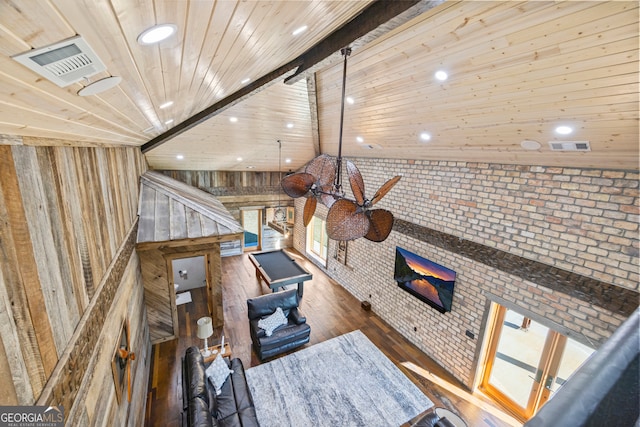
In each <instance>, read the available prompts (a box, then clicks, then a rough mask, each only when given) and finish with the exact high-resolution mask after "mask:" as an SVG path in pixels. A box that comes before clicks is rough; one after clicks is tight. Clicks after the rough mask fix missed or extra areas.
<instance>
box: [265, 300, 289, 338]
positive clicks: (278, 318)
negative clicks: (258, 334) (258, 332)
mask: <svg viewBox="0 0 640 427" xmlns="http://www.w3.org/2000/svg"><path fill="white" fill-rule="evenodd" d="M286 324H287V318H286V317H285V315H284V313H283V312H282V308H280V307H278V308H276V311H274V312H273V314H271V315H269V316H267V317H263V318H262V319H260V320H259V321H258V327H259V328H260V329H264V333H265V335H266V336H268V337H270V336H271V335H272V334H273V331H274V330H275V329H276V328H277V327H279V326H282V325H286Z"/></svg>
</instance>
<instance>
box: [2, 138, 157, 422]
mask: <svg viewBox="0 0 640 427" xmlns="http://www.w3.org/2000/svg"><path fill="white" fill-rule="evenodd" d="M145 169H146V164H145V161H144V158H143V157H142V155H141V154H140V151H139V150H138V149H136V148H69V147H28V146H0V218H1V220H0V337H1V339H2V345H1V346H0V374H2V375H0V388H2V390H3V393H2V394H1V395H0V404H2V405H12V404H18V405H31V404H34V403H36V402H39V401H42V402H44V401H46V402H47V403H50V404H52V405H59V404H62V403H63V402H58V401H56V399H57V398H58V397H57V396H56V394H55V393H54V392H53V390H55V389H56V387H59V386H60V383H61V382H63V383H65V387H64V390H65V395H67V394H71V395H72V396H76V393H78V392H79V391H80V390H84V391H83V392H82V394H79V395H80V396H82V399H81V400H79V399H75V398H72V399H71V400H69V396H68V395H67V396H65V399H67V400H66V401H65V408H64V409H65V417H67V420H68V422H69V416H70V414H75V415H73V416H74V417H76V420H81V419H84V420H89V421H90V424H93V423H94V421H95V422H102V421H103V420H102V419H96V418H94V417H95V415H96V411H97V410H98V408H100V409H99V412H101V413H102V414H103V415H104V414H107V413H108V414H118V416H120V417H121V419H123V418H127V417H128V415H127V412H130V410H132V408H133V407H135V406H136V405H137V406H140V405H141V404H142V405H144V402H143V403H140V400H142V401H143V400H144V394H145V390H144V387H136V388H134V392H135V393H136V395H138V396H137V399H135V398H134V399H133V402H132V404H131V406H130V407H127V405H125V404H121V405H120V406H118V405H117V404H116V399H115V388H114V386H113V378H112V376H111V364H110V358H111V356H112V352H113V350H114V348H115V341H116V339H117V335H118V334H119V327H120V325H121V322H122V319H123V318H125V317H127V318H129V320H130V322H131V331H132V338H133V342H132V345H133V347H134V350H135V351H137V353H138V356H139V358H138V361H137V362H135V363H136V364H137V366H139V367H140V368H139V369H138V368H134V372H135V375H136V376H137V377H139V376H145V375H147V374H148V372H146V373H145V371H148V369H146V367H145V366H146V364H145V361H144V360H145V358H146V353H147V351H148V348H149V339H148V328H147V327H146V313H145V312H144V304H142V284H141V280H140V277H139V276H140V275H139V267H138V258H137V256H136V254H135V253H134V252H133V242H134V241H135V230H136V224H137V202H138V179H139V176H140V174H141V173H142V172H144V170H145ZM132 237H133V240H132ZM125 267H126V268H125ZM109 283H110V286H109V287H107V284H109ZM106 291H108V292H109V294H104V292H106ZM101 295H102V297H101ZM105 295H106V296H105ZM100 297H101V298H100ZM98 319H102V320H101V321H99V322H96V320H98ZM92 322H93V323H92ZM92 324H97V327H89V326H87V325H92ZM81 340H85V342H84V344H85V345H84V347H83V346H82V344H83V343H82V342H80V341H81ZM87 343H88V344H91V345H86V344H87ZM85 347H86V348H85ZM79 348H84V351H82V352H76V353H74V352H73V351H74V350H77V349H79ZM62 365H65V366H70V367H71V368H72V369H71V371H72V373H69V372H63V370H61V366H62ZM134 372H132V373H134ZM96 381H100V382H101V385H100V387H99V388H96V387H98V386H97V384H96ZM143 383H144V384H146V382H144V380H143ZM89 389H90V390H89ZM98 390H99V391H98ZM80 401H81V402H82V405H79V402H80ZM125 402H126V399H125ZM123 403H124V402H123ZM69 405H71V407H69ZM105 405H107V406H105ZM138 409H140V408H138ZM122 414H124V415H122ZM129 422H131V420H129Z"/></svg>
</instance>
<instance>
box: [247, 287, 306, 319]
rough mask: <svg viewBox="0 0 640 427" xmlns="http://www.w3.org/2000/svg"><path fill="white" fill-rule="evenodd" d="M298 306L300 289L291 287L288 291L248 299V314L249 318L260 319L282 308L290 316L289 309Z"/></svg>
mask: <svg viewBox="0 0 640 427" xmlns="http://www.w3.org/2000/svg"><path fill="white" fill-rule="evenodd" d="M297 306H298V291H297V290H296V289H291V290H288V291H282V292H274V293H272V294H267V295H261V296H259V297H255V298H250V299H248V300H247V315H248V316H249V319H251V320H252V319H259V318H262V317H265V316H269V315H270V314H271V313H273V312H274V311H276V308H278V307H280V308H282V312H283V313H284V315H285V316H287V317H288V316H289V310H291V309H292V308H294V307H297Z"/></svg>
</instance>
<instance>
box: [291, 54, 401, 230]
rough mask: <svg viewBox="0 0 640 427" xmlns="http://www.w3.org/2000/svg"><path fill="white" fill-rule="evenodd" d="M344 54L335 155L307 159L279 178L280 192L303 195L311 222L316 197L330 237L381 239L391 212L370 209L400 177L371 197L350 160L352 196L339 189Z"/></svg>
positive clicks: (390, 225) (390, 222) (305, 219)
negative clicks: (300, 168)
mask: <svg viewBox="0 0 640 427" xmlns="http://www.w3.org/2000/svg"><path fill="white" fill-rule="evenodd" d="M341 53H342V55H343V56H344V65H343V72H342V102H341V110H340V137H339V141H338V156H337V157H335V159H334V158H333V157H332V156H329V155H327V154H321V155H319V156H317V157H316V158H314V159H313V160H311V161H310V162H309V163H307V165H306V166H305V168H304V171H303V172H298V173H294V174H291V175H289V176H286V177H285V178H284V179H282V180H281V185H282V189H283V190H284V192H285V193H286V194H287V195H288V196H290V197H293V198H298V197H306V198H307V200H306V202H305V205H304V214H303V222H304V226H305V227H306V226H307V225H309V222H311V219H312V218H313V214H314V213H315V210H316V206H317V203H318V201H320V202H321V203H322V204H323V205H325V206H326V207H327V208H329V212H328V213H327V221H326V224H327V236H329V238H330V239H333V240H342V241H346V240H355V239H359V238H360V237H364V238H366V239H368V240H371V241H373V242H382V241H384V240H385V239H386V238H387V237H388V236H389V234H390V233H391V229H392V228H393V214H392V213H391V212H390V211H388V210H386V209H372V207H373V205H375V204H376V203H377V202H379V201H380V200H381V199H382V198H383V197H384V196H385V194H387V193H388V192H389V191H390V190H391V188H393V186H394V185H395V184H396V183H397V182H398V181H399V180H400V178H401V177H400V176H395V177H393V178H391V179H390V180H388V181H387V182H386V183H384V184H383V185H382V187H380V189H379V190H378V191H377V192H376V193H375V194H374V196H373V197H372V198H371V199H367V198H366V197H365V188H364V180H363V179H362V175H361V174H360V171H359V170H358V168H357V167H356V165H355V164H353V163H352V162H350V161H347V162H346V171H347V176H348V177H349V184H350V186H351V191H352V193H353V196H354V199H355V200H352V199H348V198H346V197H345V194H344V191H343V189H342V182H341V172H342V130H343V125H344V103H345V87H346V79H347V58H348V56H349V55H350V54H351V48H349V47H347V48H344V49H342V50H341Z"/></svg>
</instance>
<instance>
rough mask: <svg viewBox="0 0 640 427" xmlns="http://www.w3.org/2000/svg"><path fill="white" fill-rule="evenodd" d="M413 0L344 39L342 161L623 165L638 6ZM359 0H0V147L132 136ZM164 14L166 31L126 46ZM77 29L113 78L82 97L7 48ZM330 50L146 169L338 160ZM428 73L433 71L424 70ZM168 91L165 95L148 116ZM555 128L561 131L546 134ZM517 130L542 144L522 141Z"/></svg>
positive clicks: (313, 34) (305, 42)
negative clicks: (569, 148)
mask: <svg viewBox="0 0 640 427" xmlns="http://www.w3.org/2000/svg"><path fill="white" fill-rule="evenodd" d="M421 3H423V4H424V10H425V12H423V13H421V14H420V15H418V16H416V17H415V18H413V19H410V20H409V21H408V22H406V23H404V24H403V25H401V26H400V27H398V28H396V29H393V30H391V31H389V32H387V33H384V34H382V33H379V34H382V35H380V36H379V37H377V38H374V39H372V40H371V39H368V40H367V43H360V44H356V45H354V49H353V53H352V55H351V57H350V58H349V62H348V77H347V95H349V96H351V97H353V99H354V103H353V104H347V108H346V111H345V129H344V148H343V154H344V155H345V156H350V157H354V156H355V157H374V158H401V159H424V160H450V161H479V162H496V163H507V164H532V165H550V166H568V167H605V168H616V169H618V168H619V169H633V170H636V169H638V140H639V135H638V124H639V123H638V105H639V104H638V101H639V100H638V93H639V81H638V79H639V77H638V59H639V56H638V49H639V48H638V45H639V43H638V41H639V32H638V31H639V30H638V25H639V24H638V15H639V10H638V2H637V1H610V2H598V1H567V2H551V1H549V2H547V1H528V2H517V1H508V2H506V1H495V2H494V1H446V2H444V3H443V4H440V5H436V4H437V3H438V2H434V4H433V5H436V6H435V7H433V8H431V7H432V6H433V5H430V3H431V2H426V1H423V2H421ZM371 4H372V2H369V1H337V0H336V1H244V0H237V1H236V0H225V1H175V0H135V1H132V0H101V1H95V0H78V1H73V2H72V1H68V0H22V1H17V0H6V1H3V2H0V144H30V145H61V144H65V145H86V146H91V145H109V146H111V145H134V146H142V145H143V144H145V143H147V142H149V141H150V140H153V139H154V138H157V137H158V136H159V135H163V134H164V133H165V132H167V131H168V130H170V129H171V128H172V127H174V126H179V125H180V123H182V122H184V121H185V120H188V119H189V118H190V117H192V116H194V115H196V114H197V113H199V112H201V111H203V110H205V109H207V108H208V107H211V106H212V105H214V104H216V103H218V102H220V101H221V100H224V99H228V97H232V96H233V94H234V93H237V92H238V91H239V90H241V89H242V88H243V87H246V85H247V84H251V83H246V82H244V83H243V81H244V79H251V80H250V81H255V80H256V79H258V78H260V77H262V76H266V75H268V74H269V73H271V72H273V71H274V70H276V69H278V68H279V67H282V66H283V65H285V64H287V63H290V62H291V61H293V60H295V59H296V58H298V57H300V55H302V54H304V53H305V52H307V51H309V50H310V49H311V48H312V47H314V46H315V45H317V44H318V43H320V42H322V40H323V39H325V38H326V37H327V36H328V35H330V34H331V33H333V32H335V31H337V30H338V29H339V28H340V27H342V26H343V25H344V24H345V23H347V22H349V21H350V20H351V19H353V18H354V17H356V19H357V16H358V14H359V13H361V12H362V11H363V10H364V9H366V8H367V7H368V6H370V5H371ZM164 22H172V23H175V24H176V25H177V26H178V33H177V35H174V36H173V37H172V38H170V39H168V40H167V41H165V42H162V43H160V44H159V45H154V46H142V45H140V44H138V43H137V42H136V38H137V36H138V34H139V33H140V32H141V31H143V30H144V29H146V28H148V27H150V26H152V25H153V24H156V23H164ZM303 25H307V26H308V28H307V30H306V31H305V32H303V33H302V34H300V35H298V36H293V35H292V33H293V31H294V30H295V29H297V28H299V27H301V26H303ZM75 34H80V35H82V36H83V37H84V38H85V39H86V40H87V42H88V43H89V45H90V46H91V47H92V48H93V49H94V50H95V51H96V52H97V54H98V55H99V57H100V58H101V59H102V61H103V62H104V63H105V64H106V66H107V71H106V72H103V73H101V74H100V75H98V76H94V77H91V78H90V79H89V81H95V80H97V79H99V78H101V77H107V76H109V75H114V76H121V77H122V78H123V80H122V82H121V83H120V84H119V85H118V86H117V87H115V88H113V89H110V90H108V91H106V92H103V93H101V94H99V95H94V96H89V97H80V96H78V95H77V94H76V93H77V91H78V90H79V89H80V88H82V87H83V86H84V85H85V84H86V83H88V82H87V81H85V82H82V83H76V84H73V85H71V86H68V87H66V88H60V87H58V86H56V85H55V84H53V83H51V82H49V81H47V80H45V79H43V78H41V77H40V76H39V75H37V74H35V73H33V72H32V71H30V70H28V69H26V68H25V67H24V66H22V65H20V64H18V63H17V62H15V61H14V60H13V59H11V56H13V55H16V54H19V53H22V52H25V51H27V50H29V49H31V48H39V47H43V46H46V45H49V44H51V43H54V42H58V41H60V40H63V39H66V38H68V37H71V36H74V35H75ZM335 50H336V51H338V50H339V47H338V46H336V49H335ZM333 59H334V60H333V61H329V63H326V64H322V67H320V68H319V69H317V70H312V71H315V73H311V72H310V73H307V74H306V75H305V76H304V77H308V78H310V81H309V84H308V82H307V81H306V79H305V78H303V79H301V80H299V81H297V82H296V83H294V84H292V85H288V84H284V83H283V82H282V80H283V79H284V76H283V77H282V78H280V79H279V80H277V81H276V83H275V84H272V85H270V86H268V87H265V88H264V90H261V91H255V93H253V94H251V96H247V97H245V98H243V99H241V100H240V102H237V103H235V104H234V105H230V106H229V107H228V108H225V109H224V110H221V111H220V112H219V114H216V115H213V116H212V117H211V118H209V119H208V120H206V121H204V122H202V123H199V124H198V125H197V126H195V127H193V128H191V129H189V130H187V131H185V132H184V133H181V134H180V135H178V136H177V137H175V138H173V139H169V140H168V141H167V142H166V143H164V144H163V145H160V146H158V147H157V148H153V149H152V150H150V151H148V152H147V153H146V157H147V161H148V162H149V165H150V167H151V168H156V169H193V170H197V169H210V170H236V171H239V170H247V168H249V167H253V168H254V169H255V170H257V171H276V170H278V168H279V167H280V166H279V159H278V154H279V153H278V148H277V147H278V144H277V142H276V141H277V140H282V168H283V169H296V168H298V167H300V166H302V165H303V164H304V163H306V162H307V161H309V160H310V159H311V158H313V157H314V156H315V155H316V154H317V153H318V152H323V153H329V154H333V155H335V154H336V152H337V142H338V137H339V135H338V130H339V113H340V94H341V80H342V79H341V73H342V64H341V63H340V62H339V61H336V60H335V59H336V58H335V55H334V58H333ZM337 59H338V60H339V57H338V58H337ZM439 69H443V70H446V71H447V72H448V74H449V79H448V80H447V81H445V82H439V81H436V80H435V79H434V78H433V75H434V73H435V71H437V70H439ZM310 89H311V90H310ZM166 101H173V105H172V106H170V107H168V108H165V109H161V108H160V105H162V104H163V103H165V102H166ZM232 117H235V118H237V121H236V122H231V121H230V119H231V118H232ZM288 124H290V126H292V127H288V126H287V125H288ZM559 124H567V125H570V126H573V127H574V128H575V131H574V132H573V133H572V134H571V135H568V136H559V135H556V134H554V128H555V127H556V126H557V125H559ZM423 132H428V133H429V134H430V135H431V139H430V141H424V140H422V139H421V137H420V135H421V134H422V133H423ZM358 137H360V140H361V142H358V141H359V140H358ZM523 140H534V141H537V142H539V143H540V144H541V147H540V148H539V149H537V150H533V151H527V150H525V149H523V148H522V147H521V145H520V144H521V142H522V141H523ZM569 140H570V141H589V143H590V146H591V151H589V152H552V151H551V150H550V148H549V145H548V142H549V141H569ZM178 155H182V156H183V159H178V158H177V157H176V156H178ZM240 158H241V159H242V160H239V159H240ZM285 159H290V163H285Z"/></svg>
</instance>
